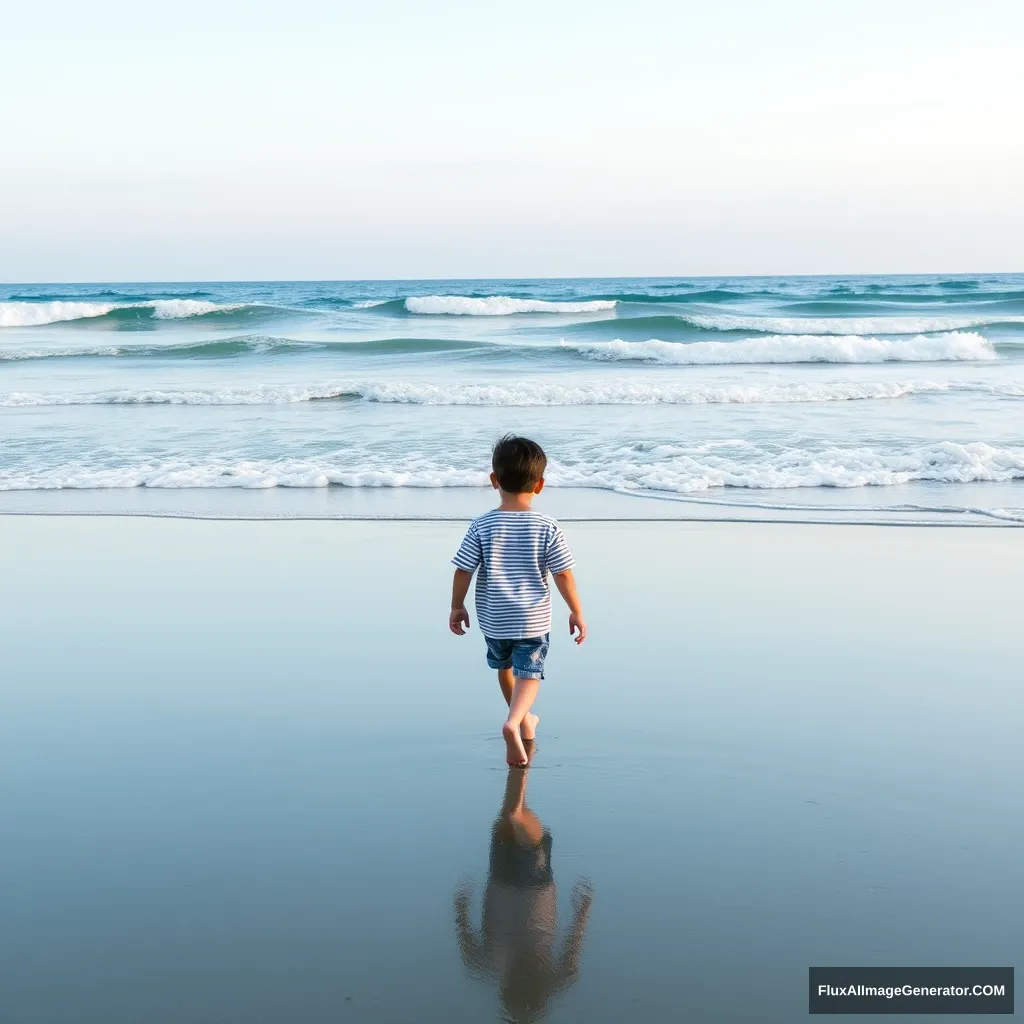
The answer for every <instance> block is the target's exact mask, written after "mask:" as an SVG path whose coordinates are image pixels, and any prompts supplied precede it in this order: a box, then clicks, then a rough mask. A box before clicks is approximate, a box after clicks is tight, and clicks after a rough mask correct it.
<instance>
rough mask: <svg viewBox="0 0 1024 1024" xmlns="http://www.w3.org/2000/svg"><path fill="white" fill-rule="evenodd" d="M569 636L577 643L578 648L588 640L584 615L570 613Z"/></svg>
mask: <svg viewBox="0 0 1024 1024" xmlns="http://www.w3.org/2000/svg"><path fill="white" fill-rule="evenodd" d="M569 635H570V636H571V637H572V638H573V639H574V640H575V641H576V646H577V647H579V645H580V644H581V643H583V641H584V640H586V639H587V624H586V623H585V622H584V621H583V616H582V615H577V614H576V613H575V612H570V613H569Z"/></svg>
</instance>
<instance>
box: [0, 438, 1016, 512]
mask: <svg viewBox="0 0 1024 1024" xmlns="http://www.w3.org/2000/svg"><path fill="white" fill-rule="evenodd" d="M453 461H456V459H441V460H439V459H438V458H436V457H435V456H431V455H426V454H423V453H418V452H411V453H405V454H392V455H388V454H386V453H379V454H378V453H374V452H368V451H367V452H363V453H359V454H357V453H351V452H337V453H334V454H331V453H326V454H324V455H322V456H316V457H314V458H310V459H294V458H280V459H269V458H268V459H263V460H255V459H253V460H241V461H233V460H231V459H229V458H213V457H209V458H201V459H198V460H196V461H184V460H168V459H156V458H154V459H151V460H148V461H146V462H145V463H141V464H138V465H133V466H118V467H109V466H103V465H94V464H90V463H89V462H77V463H68V464H62V465H60V466H57V467H49V468H44V467H42V466H38V465H36V466H34V467H33V468H31V469H4V470H0V490H38V489H45V490H49V489H60V488H86V489H95V488H123V487H156V488H176V487H203V488H224V487H242V488H262V487H302V488H306V487H327V486H331V485H338V486H344V487H430V488H436V487H483V486H485V485H486V475H485V472H484V471H483V470H481V469H480V468H479V466H477V465H475V464H474V465H469V464H468V460H466V461H464V462H463V464H462V465H452V462H453ZM458 461H462V460H458ZM547 477H548V480H549V482H550V483H551V484H552V485H553V486H556V487H557V486H561V487H596V488H603V489H607V490H614V491H622V492H625V493H639V494H659V493H664V494H668V495H672V494H679V495H685V494H699V493H702V492H706V491H712V490H716V489H720V488H727V487H730V488H748V489H755V490H757V489H771V490H776V489H792V488H818V487H828V488H856V487H888V486H895V485H900V484H906V483H911V482H916V481H934V482H938V483H957V484H966V483H974V482H978V481H988V482H1008V481H1014V480H1024V447H1016V448H1000V447H996V446H994V445H990V444H987V443H985V442H981V441H978V442H972V443H970V444H960V443H957V442H953V441H944V442H938V443H934V444H927V445H912V446H905V447H902V448H900V449H896V450H878V449H873V448H869V447H866V446H862V447H840V446H838V445H822V446H815V447H810V448H802V447H796V446H792V447H790V446H770V445H765V446H758V445H755V444H753V443H751V442H747V441H741V440H724V441H717V442H709V443H706V444H702V445H693V446H684V445H676V444H669V443H654V442H646V443H637V444H630V445H622V444H617V443H606V444H603V445H600V444H599V445H593V444H591V445H589V446H587V448H586V450H585V454H583V455H582V456H581V457H580V458H578V459H576V460H574V461H573V462H572V463H571V464H569V463H560V462H557V461H552V462H551V463H550V464H549V467H548V473H547ZM1004 512H1005V514H1006V516H1007V518H1012V517H1014V516H1015V514H1016V510H1013V509H1005V510H1004Z"/></svg>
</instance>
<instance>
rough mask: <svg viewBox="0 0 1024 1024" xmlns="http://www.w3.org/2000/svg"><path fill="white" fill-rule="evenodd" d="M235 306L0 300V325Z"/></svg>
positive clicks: (198, 312)
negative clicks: (123, 312)
mask: <svg viewBox="0 0 1024 1024" xmlns="http://www.w3.org/2000/svg"><path fill="white" fill-rule="evenodd" d="M238 308H239V306H238V305H237V304H236V305H227V306H218V305H217V304H216V303H215V302H208V301H206V300H203V299H149V300H146V301H142V302H121V303H113V302H61V301H55V302H0V327H41V326H43V325H45V324H55V323H63V322H66V321H70V320H92V319H95V318H96V317H100V316H109V315H110V314H111V313H113V312H114V311H115V310H120V309H139V310H143V309H148V310H150V315H151V316H153V317H155V318H156V319H158V320H181V319H185V318H187V317H191V316H205V315H206V314H207V313H217V312H227V311H230V310H232V309H238Z"/></svg>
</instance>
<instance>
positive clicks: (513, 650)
mask: <svg viewBox="0 0 1024 1024" xmlns="http://www.w3.org/2000/svg"><path fill="white" fill-rule="evenodd" d="M484 639H485V640H486V641H487V664H488V665H490V666H491V668H510V669H512V674H513V675H514V676H517V677H518V678H520V679H543V678H544V659H545V658H546V657H547V656H548V641H549V640H550V639H551V634H550V633H545V634H544V635H543V636H531V637H530V638H529V639H527V640H492V639H491V638H490V637H489V636H485V637H484Z"/></svg>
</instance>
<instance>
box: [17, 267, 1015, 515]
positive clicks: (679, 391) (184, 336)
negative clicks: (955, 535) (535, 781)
mask: <svg viewBox="0 0 1024 1024" xmlns="http://www.w3.org/2000/svg"><path fill="white" fill-rule="evenodd" d="M1022 414H1024V275H1022V274H977V275H957V276H948V275H945V276H941V275H940V276H884V277H883V276H875V277H862V276H856V277H736V278H724V277H723V278H643V279H638V278H615V279H580V280H562V279H559V280H512V279H509V280H423V281H344V282H331V281H324V282H218V283H213V282H190V283H163V284H137V283H135V284H76V285H68V284H59V285H57V284H34V285H27V284H17V285H2V286H0V442H2V443H0V511H37V512H38V511H44V512H46V511H49V512H61V511H78V512H83V511H85V512H143V513H147V512H148V513H157V514H159V513H167V514H186V515H188V514H194V515H212V516H217V515H227V516H234V515H240V516H250V515H251V516H257V517H260V516H271V517H273V516H284V517H302V516H313V517H318V516H340V517H344V516H350V515H352V516H359V517H362V516H370V517H373V516H381V517H384V518H387V517H397V518H402V517H413V518H415V517H417V516H424V517H427V518H430V517H439V518H445V517H457V516H461V515H464V514H470V513H471V512H472V511H474V510H479V508H480V507H483V505H484V504H485V503H486V502H488V501H489V500H490V499H489V498H488V496H487V494H486V488H487V487H488V486H489V484H488V472H489V453H490V448H491V446H492V445H493V443H494V441H495V440H496V439H497V438H498V437H500V436H501V435H503V434H505V433H507V432H515V433H524V434H527V435H530V436H532V437H535V438H536V439H537V440H538V441H539V442H540V443H541V444H542V445H543V446H544V447H545V449H546V451H547V452H548V456H549V464H548V472H547V484H548V488H549V490H548V493H547V495H546V496H545V498H546V500H547V501H548V503H549V504H548V507H549V508H550V509H551V510H553V511H554V512H557V513H559V514H562V515H568V516H569V517H574V518H581V519H586V518H637V519H645V518H652V517H653V518H712V519H718V518H724V519H732V518H738V519H788V520H798V521H823V522H829V521H855V522H891V523H930V524H941V525H967V524H971V525H1014V524H1018V525H1019V524H1024V415H1022Z"/></svg>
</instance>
